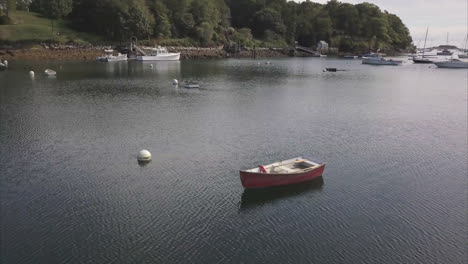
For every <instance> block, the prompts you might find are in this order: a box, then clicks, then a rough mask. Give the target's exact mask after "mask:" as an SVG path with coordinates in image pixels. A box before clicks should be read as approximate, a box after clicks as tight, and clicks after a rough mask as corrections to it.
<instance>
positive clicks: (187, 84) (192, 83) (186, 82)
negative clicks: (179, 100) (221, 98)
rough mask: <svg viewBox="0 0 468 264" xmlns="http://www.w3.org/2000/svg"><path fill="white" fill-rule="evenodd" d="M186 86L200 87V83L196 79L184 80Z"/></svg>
mask: <svg viewBox="0 0 468 264" xmlns="http://www.w3.org/2000/svg"><path fill="white" fill-rule="evenodd" d="M184 88H189V89H191V88H200V84H199V83H198V82H194V81H184Z"/></svg>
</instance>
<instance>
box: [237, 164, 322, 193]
mask: <svg viewBox="0 0 468 264" xmlns="http://www.w3.org/2000/svg"><path fill="white" fill-rule="evenodd" d="M324 170H325V163H321V162H314V161H311V160H308V159H305V158H303V157H296V158H293V159H288V160H283V161H279V162H274V163H271V164H268V165H260V166H258V167H256V168H253V169H249V170H241V171H240V179H241V182H242V186H243V187H244V188H265V187H271V186H279V185H288V184H294V183H299V182H303V181H309V180H312V179H314V178H317V177H319V176H321V175H322V174H323V171H324Z"/></svg>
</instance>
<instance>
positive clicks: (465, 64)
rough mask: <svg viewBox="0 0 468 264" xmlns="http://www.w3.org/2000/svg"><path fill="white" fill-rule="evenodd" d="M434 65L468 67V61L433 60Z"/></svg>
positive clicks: (440, 66)
mask: <svg viewBox="0 0 468 264" xmlns="http://www.w3.org/2000/svg"><path fill="white" fill-rule="evenodd" d="M434 64H435V65H437V67H439V68H458V69H459V68H468V62H466V61H461V60H458V59H451V60H448V61H438V62H434Z"/></svg>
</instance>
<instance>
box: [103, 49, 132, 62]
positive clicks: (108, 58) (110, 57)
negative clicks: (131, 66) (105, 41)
mask: <svg viewBox="0 0 468 264" xmlns="http://www.w3.org/2000/svg"><path fill="white" fill-rule="evenodd" d="M104 53H105V55H104V56H100V57H97V58H96V60H98V61H105V62H114V61H127V60H128V57H127V54H121V53H120V52H119V53H118V54H117V55H114V50H112V49H106V50H104Z"/></svg>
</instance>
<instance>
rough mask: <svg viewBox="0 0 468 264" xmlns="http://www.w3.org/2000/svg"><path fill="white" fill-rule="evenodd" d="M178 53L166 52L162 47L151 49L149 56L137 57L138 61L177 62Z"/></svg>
mask: <svg viewBox="0 0 468 264" xmlns="http://www.w3.org/2000/svg"><path fill="white" fill-rule="evenodd" d="M179 58H180V53H171V52H168V51H167V49H166V48H164V47H159V46H158V47H157V48H152V49H151V53H150V54H149V55H146V54H144V55H143V56H137V60H139V61H178V60H179Z"/></svg>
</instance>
